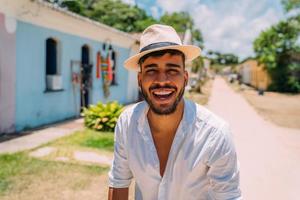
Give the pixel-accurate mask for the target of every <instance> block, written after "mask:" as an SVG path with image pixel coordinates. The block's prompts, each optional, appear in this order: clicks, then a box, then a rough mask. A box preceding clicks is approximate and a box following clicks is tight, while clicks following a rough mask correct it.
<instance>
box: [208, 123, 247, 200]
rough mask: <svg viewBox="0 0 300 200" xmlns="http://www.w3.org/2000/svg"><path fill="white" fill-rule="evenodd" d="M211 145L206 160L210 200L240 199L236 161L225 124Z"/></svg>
mask: <svg viewBox="0 0 300 200" xmlns="http://www.w3.org/2000/svg"><path fill="white" fill-rule="evenodd" d="M212 143H213V144H212V146H211V152H210V156H209V160H208V166H209V170H208V177H209V179H210V190H209V193H210V195H211V197H212V199H217V200H229V199H230V200H240V199H242V196H241V191H240V186H239V185H240V184H239V166H238V160H237V155H236V151H235V147H234V144H233V142H232V139H231V132H230V129H229V126H228V125H227V124H225V125H224V126H223V127H222V128H221V129H219V130H218V131H217V132H216V133H215V134H214V136H213V142H212Z"/></svg>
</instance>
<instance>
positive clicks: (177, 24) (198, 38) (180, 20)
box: [159, 12, 204, 48]
mask: <svg viewBox="0 0 300 200" xmlns="http://www.w3.org/2000/svg"><path fill="white" fill-rule="evenodd" d="M159 21H160V23H162V24H166V25H170V26H172V27H174V29H175V30H176V31H177V32H179V33H184V32H185V31H186V30H187V29H191V32H192V36H193V42H194V43H195V44H196V45H198V46H200V47H201V48H204V45H203V37H202V33H201V31H200V30H199V29H196V28H195V26H194V21H193V19H192V17H191V16H190V15H189V14H188V13H187V12H173V13H171V14H169V13H166V14H164V15H163V16H161V18H160V20H159Z"/></svg>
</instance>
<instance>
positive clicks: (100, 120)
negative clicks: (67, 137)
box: [82, 101, 123, 131]
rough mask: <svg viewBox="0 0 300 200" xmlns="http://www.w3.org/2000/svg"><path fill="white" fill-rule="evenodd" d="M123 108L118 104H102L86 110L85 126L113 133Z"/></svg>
mask: <svg viewBox="0 0 300 200" xmlns="http://www.w3.org/2000/svg"><path fill="white" fill-rule="evenodd" d="M122 110H123V106H122V105H121V104H119V103H117V102H115V101H114V102H109V103H107V104H103V103H102V102H99V103H97V104H96V105H91V106H89V108H84V109H83V113H82V116H84V124H85V126H86V127H88V128H91V129H94V130H97V131H113V130H114V128H115V126H116V123H117V120H118V117H119V115H120V114H121V112H122Z"/></svg>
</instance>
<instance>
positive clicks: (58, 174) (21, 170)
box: [0, 152, 108, 199]
mask: <svg viewBox="0 0 300 200" xmlns="http://www.w3.org/2000/svg"><path fill="white" fill-rule="evenodd" d="M0 163H1V168H0V197H1V196H2V197H5V196H7V195H10V194H23V193H24V194H26V192H25V191H26V190H27V191H28V190H29V191H30V190H32V189H34V188H31V187H36V188H35V189H36V192H37V193H38V189H39V188H40V189H41V190H45V188H44V187H45V185H47V187H52V189H53V190H54V191H53V192H55V191H58V190H60V189H62V188H61V187H64V189H68V190H71V191H72V190H74V191H75V190H82V189H85V188H87V187H88V186H89V184H90V180H92V178H93V177H95V176H99V175H101V174H102V173H103V172H107V170H108V168H104V167H99V166H82V165H73V164H69V163H61V162H52V161H45V160H39V159H35V158H31V157H29V156H28V155H27V154H26V153H25V152H23V153H16V154H2V155H0ZM48 192H50V191H48ZM51 193H52V191H51ZM27 194H28V193H27ZM36 195H37V194H36ZM1 199H2V198H1ZM12 199H14V198H12ZM28 199H30V198H28Z"/></svg>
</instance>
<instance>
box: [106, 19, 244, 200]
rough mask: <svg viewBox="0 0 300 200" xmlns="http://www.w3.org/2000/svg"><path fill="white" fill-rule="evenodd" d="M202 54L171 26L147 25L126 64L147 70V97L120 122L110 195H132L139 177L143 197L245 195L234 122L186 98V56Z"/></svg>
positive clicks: (115, 199)
mask: <svg viewBox="0 0 300 200" xmlns="http://www.w3.org/2000/svg"><path fill="white" fill-rule="evenodd" d="M199 55H200V49H199V48H198V47H196V46H193V45H182V44H181V41H180V38H179V37H178V35H177V33H176V31H175V30H174V29H173V28H172V27H170V26H165V25H158V24H156V25H152V26H150V27H148V28H147V29H146V30H145V31H144V32H143V34H142V36H141V39H140V52H139V53H138V54H137V55H135V56H133V57H131V58H129V59H128V60H126V61H125V67H126V68H127V69H129V70H139V72H138V83H139V86H140V89H141V92H142V94H143V96H144V98H145V101H143V102H140V103H137V104H135V105H134V106H131V107H130V108H128V109H126V110H125V111H124V112H123V113H122V114H121V116H120V118H119V120H118V123H117V126H116V128H115V151H114V161H113V165H112V167H111V170H110V172H109V194H108V199H109V200H123V199H124V200H125V199H126V200H127V199H128V187H129V185H130V183H131V180H132V179H133V178H134V180H135V199H136V200H189V199H195V200H210V199H220V200H225V199H231V200H232V199H242V198H241V192H240V189H239V170H238V166H237V156H236V152H235V148H234V145H233V143H232V140H231V136H230V130H229V127H228V124H227V123H226V122H225V121H224V120H222V119H221V118H219V117H217V116H216V115H214V114H213V113H211V112H210V111H208V110H207V109H205V108H204V107H202V106H200V105H198V104H196V103H194V102H191V101H189V100H187V99H184V98H183V94H184V88H185V86H186V84H187V81H188V73H187V71H186V70H185V63H186V62H188V61H191V60H193V59H194V58H196V57H197V56H199Z"/></svg>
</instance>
